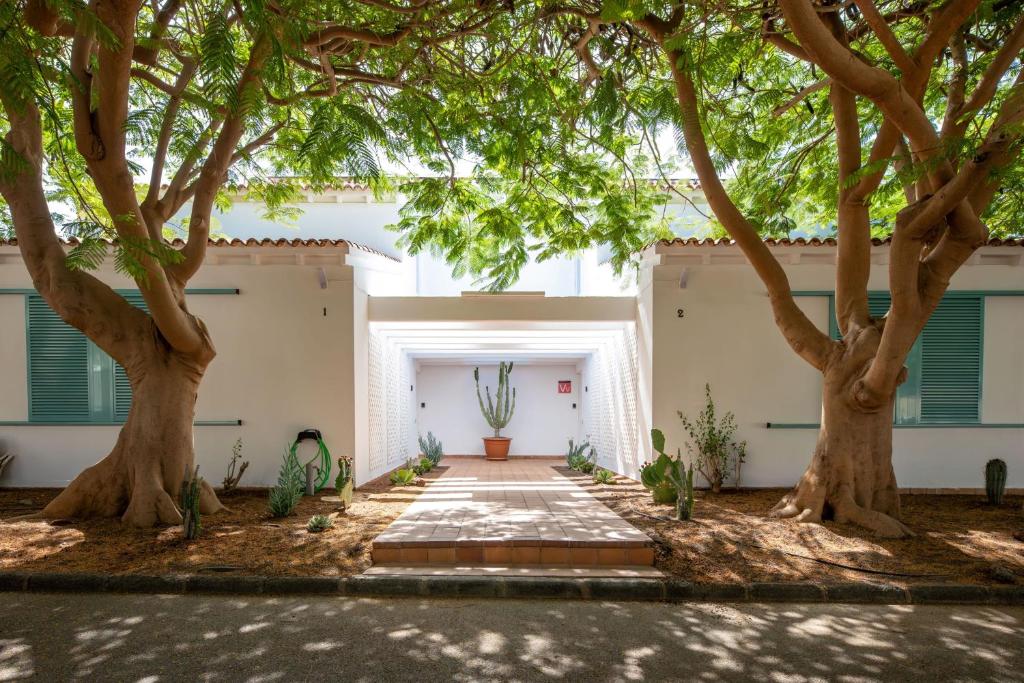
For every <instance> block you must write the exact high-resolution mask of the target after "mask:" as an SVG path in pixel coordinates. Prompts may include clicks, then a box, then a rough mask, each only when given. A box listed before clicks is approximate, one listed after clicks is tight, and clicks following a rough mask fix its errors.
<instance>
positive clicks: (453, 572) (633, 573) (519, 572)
mask: <svg viewBox="0 0 1024 683" xmlns="http://www.w3.org/2000/svg"><path fill="white" fill-rule="evenodd" d="M363 574H365V575H368V576H557V577H576V578H588V577H589V578H604V577H607V578H629V579H637V578H641V579H647V578H651V579H656V578H661V577H663V576H664V574H662V573H661V571H660V570H658V569H655V568H654V567H645V566H640V565H633V566H616V565H607V566H597V567H558V566H550V565H538V564H524V565H497V564H472V565H469V564H466V565H462V564H457V565H437V564H424V565H374V566H373V567H370V568H369V569H367V570H366V571H365V572H363Z"/></svg>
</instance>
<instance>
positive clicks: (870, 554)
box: [556, 467, 1024, 584]
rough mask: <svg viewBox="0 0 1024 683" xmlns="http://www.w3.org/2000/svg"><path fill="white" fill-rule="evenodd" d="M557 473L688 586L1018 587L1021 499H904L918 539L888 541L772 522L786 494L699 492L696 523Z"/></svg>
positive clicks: (632, 493)
mask: <svg viewBox="0 0 1024 683" xmlns="http://www.w3.org/2000/svg"><path fill="white" fill-rule="evenodd" d="M556 469H557V470H558V472H559V473H560V474H562V475H564V476H566V477H568V478H570V479H572V480H573V482H574V483H575V484H577V485H578V486H580V487H582V488H584V489H585V490H587V491H588V492H589V493H590V494H591V495H593V496H594V497H595V498H597V499H598V500H600V501H601V502H602V503H604V504H605V505H607V506H608V507H610V508H611V509H612V510H614V511H615V512H617V513H618V514H619V515H621V516H622V517H624V518H625V519H626V520H628V521H629V522H630V523H631V524H633V525H634V526H636V527H637V528H639V529H642V530H643V531H644V532H646V533H647V534H648V535H650V536H651V537H652V538H653V539H654V540H655V543H656V545H657V547H656V550H655V566H657V568H658V569H661V570H662V571H663V572H665V573H666V574H669V575H672V576H676V577H679V578H683V579H686V580H688V581H692V582H695V583H712V582H715V583H721V582H755V581H818V582H827V581H873V582H887V583H893V584H908V583H945V582H951V583H971V584H998V583H1024V541H1021V540H1018V539H1017V538H1014V534H1015V533H1018V534H1019V533H1021V532H1022V531H1024V511H1022V510H1021V503H1022V501H1024V497H1022V496H1007V497H1006V500H1005V501H1004V503H1003V504H1002V505H1001V506H999V507H993V506H990V505H988V504H987V503H986V501H985V498H984V496H960V495H956V496H954V495H904V496H902V499H901V500H902V504H903V521H904V522H905V523H906V524H908V525H909V526H910V528H911V529H913V530H914V532H915V533H916V534H917V535H916V536H915V537H913V538H909V539H901V540H894V539H879V538H875V537H874V536H872V535H871V534H869V533H867V532H865V531H864V530H863V529H860V528H858V527H854V526H850V525H843V524H836V523H834V522H826V523H825V524H821V525H819V524H796V523H794V522H792V521H784V520H775V519H769V518H768V517H767V515H766V513H767V512H768V511H769V510H770V509H771V508H772V507H773V506H774V505H775V503H777V502H778V501H779V499H780V498H781V497H782V496H783V495H784V494H785V493H786V491H787V489H748V490H740V491H738V492H732V491H728V490H727V491H725V492H723V493H720V494H713V493H710V492H706V491H698V492H696V498H697V505H696V508H695V510H694V516H695V519H694V521H692V522H677V521H675V520H674V519H658V518H660V517H664V518H671V517H672V516H673V514H674V510H673V508H672V506H668V505H655V504H654V503H653V502H652V501H651V495H650V492H649V491H647V490H646V489H644V487H643V486H641V485H640V484H639V483H637V482H634V481H632V480H630V479H625V478H623V477H617V478H616V481H617V482H618V483H616V484H614V485H610V486H603V485H599V484H594V483H593V480H592V478H591V477H590V476H589V475H581V474H579V473H578V472H573V471H572V470H569V469H568V468H565V467H557V468H556ZM796 555H800V556H803V557H796ZM804 558H813V559H804ZM822 561H825V562H833V563H837V564H843V565H849V566H852V567H857V568H861V569H866V570H873V571H876V572H886V573H871V572H868V571H855V570H852V569H845V568H842V567H836V566H832V565H829V564H825V563H823V562H822ZM899 574H913V575H916V576H899Z"/></svg>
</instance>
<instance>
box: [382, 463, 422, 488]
mask: <svg viewBox="0 0 1024 683" xmlns="http://www.w3.org/2000/svg"><path fill="white" fill-rule="evenodd" d="M388 478H389V479H390V480H391V483H392V485H394V486H412V484H413V482H415V481H416V472H415V471H413V470H410V469H407V468H404V467H403V468H401V469H397V470H395V471H394V472H392V473H391V476H389V477H388Z"/></svg>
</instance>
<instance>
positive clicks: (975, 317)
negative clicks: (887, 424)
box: [829, 292, 985, 425]
mask: <svg viewBox="0 0 1024 683" xmlns="http://www.w3.org/2000/svg"><path fill="white" fill-rule="evenodd" d="M889 301H890V300H889V293H888V292H872V293H871V294H870V295H869V296H868V307H869V308H870V311H871V315H873V316H881V315H884V314H885V313H886V311H888V310H889ZM829 308H830V313H831V314H832V315H831V317H832V320H831V325H830V329H831V331H832V334H833V336H834V337H838V330H837V329H836V325H835V315H834V306H833V305H832V304H831V301H830V307H829ZM984 312H985V298H984V296H983V295H981V294H957V293H950V294H947V295H946V296H945V297H943V299H942V301H941V302H940V303H939V305H938V307H937V308H936V309H935V312H934V313H932V316H931V318H930V319H929V320H928V323H927V324H926V325H925V327H924V331H923V332H922V333H921V336H920V337H918V340H917V341H916V342H915V343H914V346H913V348H912V349H911V350H910V353H909V354H908V356H907V363H906V366H907V380H906V381H905V382H904V383H903V384H901V385H900V386H899V388H898V389H897V392H896V407H895V415H894V416H893V419H894V422H895V423H896V424H900V425H914V424H925V425H926V424H976V423H979V422H980V421H981V377H982V349H983V344H984V327H985V325H984Z"/></svg>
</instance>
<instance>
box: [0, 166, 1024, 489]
mask: <svg viewBox="0 0 1024 683" xmlns="http://www.w3.org/2000/svg"><path fill="white" fill-rule="evenodd" d="M694 195H695V196H694V198H695V199H697V200H698V206H699V205H700V199H701V198H700V197H699V195H698V194H696V193H694ZM309 200H310V201H309V202H307V203H304V204H302V205H300V208H302V209H303V210H304V213H303V215H302V217H301V218H300V219H299V221H298V227H287V226H281V225H277V224H273V223H269V222H266V221H263V220H262V219H261V218H260V217H259V213H258V210H257V207H255V206H254V205H252V204H247V203H245V202H239V203H236V204H235V206H234V207H233V209H232V210H231V211H230V212H229V213H227V214H226V215H222V216H219V217H218V218H219V229H220V230H221V231H222V232H224V233H226V234H228V235H230V236H233V237H253V236H256V235H258V236H262V237H266V238H268V239H263V240H255V239H252V240H249V241H240V240H235V241H230V242H228V241H217V242H214V243H213V244H211V247H210V249H209V252H208V258H207V262H206V264H205V265H204V267H203V268H202V269H201V270H200V271H199V273H198V275H197V276H196V277H195V278H194V279H193V281H192V282H191V283H190V287H189V290H190V292H191V295H190V306H191V308H192V310H193V311H194V312H195V313H197V314H198V315H200V316H201V317H202V318H203V319H204V320H205V321H206V323H207V325H208V326H209V328H210V332H211V334H212V337H213V340H214V343H215V345H216V347H217V351H218V355H217V358H216V359H215V360H214V361H213V363H212V364H211V365H210V368H209V371H208V373H207V375H206V378H205V379H204V381H203V385H202V387H201V389H200V396H199V403H198V407H197V422H196V428H195V441H196V451H197V455H198V461H199V464H200V465H201V467H202V470H203V471H204V472H206V473H207V476H208V477H209V478H210V479H212V480H216V479H217V478H218V476H219V473H220V472H221V471H223V470H224V469H225V467H226V464H227V461H228V459H229V457H230V453H231V446H232V444H233V443H234V442H235V440H236V439H237V438H239V437H241V439H242V441H243V454H244V457H245V458H246V459H248V460H250V461H251V465H250V468H249V470H248V472H247V473H246V480H245V481H243V484H248V485H261V484H270V483H272V482H273V481H274V480H275V478H276V475H277V471H278V467H279V465H280V459H281V454H282V452H283V451H284V449H285V447H286V445H287V444H289V443H291V441H292V440H293V439H294V438H295V435H296V433H297V432H298V431H299V430H301V429H303V428H306V427H316V428H319V429H320V430H321V431H322V432H323V433H324V436H325V440H326V441H327V443H328V445H329V447H330V448H331V451H332V453H333V454H334V455H335V456H337V455H341V454H351V455H353V456H354V458H355V463H356V481H357V483H363V482H366V481H368V480H370V479H373V478H375V477H377V476H379V475H381V474H384V473H385V472H387V471H389V470H390V469H393V468H394V467H397V466H398V465H400V464H402V463H404V462H405V460H406V459H407V458H408V457H410V456H412V455H414V454H415V453H416V452H417V449H416V435H417V434H425V433H426V432H427V431H431V432H433V433H434V434H435V435H436V436H438V437H439V438H440V439H441V440H442V441H443V442H444V444H445V451H446V453H449V454H478V453H482V452H483V449H482V442H481V437H482V436H486V435H488V432H489V430H488V428H487V425H486V423H485V422H484V420H483V417H482V416H481V415H480V411H479V408H478V406H477V399H476V394H475V389H474V383H473V368H474V367H476V366H480V368H481V375H482V383H485V384H487V383H489V384H490V385H491V386H492V387H493V386H494V382H495V374H496V364H497V362H498V361H500V360H512V361H515V363H516V366H515V369H514V370H513V373H512V379H513V384H514V386H515V387H516V389H517V394H518V401H517V409H516V413H515V416H514V417H513V419H512V422H511V424H510V425H509V427H508V428H507V429H506V430H505V433H506V435H508V436H511V437H512V438H513V441H512V455H514V456H515V455H523V456H529V455H548V456H550V455H561V454H563V453H564V452H565V446H566V444H567V441H568V439H569V438H573V439H576V440H579V439H588V440H589V441H590V442H591V443H592V444H593V445H595V446H596V448H597V452H598V456H599V464H600V465H602V466H605V467H608V468H610V469H613V470H616V471H618V472H621V473H624V474H627V475H630V476H636V475H637V469H638V467H639V465H640V463H641V462H643V461H644V460H645V459H649V458H650V455H649V450H650V446H649V443H648V434H649V430H650V428H651V427H652V426H657V427H659V428H661V429H662V430H663V431H664V432H665V433H666V436H667V437H668V440H669V444H670V445H672V446H673V447H675V446H676V445H679V446H683V445H684V441H683V432H682V428H681V424H680V421H679V419H678V417H677V414H676V411H677V410H682V411H683V412H685V413H688V414H691V415H693V414H695V413H696V412H697V411H698V410H699V409H700V408H701V407H702V405H703V388H704V384H705V383H710V384H711V387H712V391H713V393H714V397H715V400H716V403H717V405H718V407H719V410H721V411H726V410H729V411H732V412H734V413H735V415H736V420H737V422H738V424H739V437H740V438H742V439H746V440H747V442H748V457H747V463H746V465H745V467H744V484H745V485H748V486H788V485H790V484H792V483H793V482H795V481H796V479H797V478H798V477H799V475H800V474H801V473H802V471H803V469H804V467H805V466H806V465H807V463H808V462H809V459H810V454H811V451H812V449H813V446H814V441H815V436H816V431H815V427H816V426H817V422H818V421H819V415H820V405H821V396H820V393H821V380H820V377H819V375H818V373H817V372H816V371H814V370H813V369H812V368H811V367H809V366H808V365H807V364H806V363H804V362H803V361H802V360H800V359H799V358H798V357H797V356H796V355H795V354H794V353H793V352H792V351H791V350H790V349H789V348H788V346H787V345H786V344H785V342H784V341H783V339H782V337H781V335H780V334H779V332H778V330H777V329H776V327H775V325H774V322H773V319H772V314H771V310H770V307H769V304H768V299H767V296H766V294H765V291H764V287H763V286H762V285H761V283H760V281H759V280H758V278H757V276H756V275H755V274H754V272H753V270H752V269H751V268H750V266H749V265H748V264H747V262H746V259H745V258H744V256H743V255H742V253H741V252H740V251H739V249H738V248H737V247H735V246H732V245H729V244H715V243H709V242H702V241H697V240H676V241H674V242H671V243H668V242H665V243H659V244H656V245H653V246H652V247H650V248H649V249H648V250H647V251H646V252H645V253H644V254H643V255H642V256H643V262H642V267H641V270H640V273H639V278H638V279H627V280H626V281H621V280H616V279H615V278H614V277H613V276H612V274H611V272H610V269H609V268H608V267H607V266H606V265H602V264H601V261H602V254H601V253H600V252H599V251H597V250H595V251H592V252H588V253H585V254H583V255H581V256H580V257H578V258H565V259H559V260H554V261H551V262H548V263H543V264H531V265H530V266H528V267H527V269H526V270H525V272H524V273H523V277H522V279H521V280H520V281H519V283H517V285H516V286H515V287H514V288H513V289H512V291H510V292H507V293H504V294H500V295H487V294H481V293H478V292H474V291H473V290H474V287H473V284H472V283H471V282H466V281H454V280H453V279H452V278H451V276H450V274H449V272H448V270H447V269H446V267H445V265H444V264H443V263H442V262H439V261H438V260H437V259H434V258H433V257H431V256H429V255H420V256H417V257H410V256H408V255H407V254H404V253H402V252H401V251H400V250H399V249H397V248H396V247H395V245H394V240H395V237H396V235H395V233H392V232H389V231H387V230H386V229H385V228H384V226H385V225H387V224H388V223H391V222H394V221H395V220H396V219H397V209H398V205H397V203H395V202H394V201H390V202H376V201H374V200H373V199H372V196H371V194H370V193H369V191H368V190H366V188H362V187H359V186H348V187H345V188H342V189H339V190H338V191H336V192H332V193H329V194H327V195H319V196H315V197H310V198H309ZM672 210H674V211H676V212H677V213H679V214H682V218H681V219H680V220H679V221H677V224H678V225H680V230H681V231H682V230H691V229H692V227H693V226H694V216H699V214H696V213H695V212H694V213H692V214H687V213H686V212H684V211H683V210H682V209H681V205H680V207H673V208H672ZM690 211H692V209H691V210H690ZM771 249H772V251H773V252H774V253H776V254H777V255H778V257H779V258H780V260H781V262H782V263H783V265H784V267H785V269H786V271H787V273H788V275H789V277H790V280H791V282H792V285H793V288H794V290H796V291H797V292H798V294H799V301H800V305H801V306H802V307H803V308H804V309H805V310H806V311H807V313H808V315H809V316H810V317H811V319H812V320H814V321H816V322H817V323H818V324H819V325H820V326H821V327H822V329H828V328H829V320H830V315H829V310H830V293H831V291H832V289H833V287H834V277H835V254H836V249H835V245H834V244H833V243H831V242H828V241H825V242H822V241H817V240H815V241H810V242H806V241H803V240H797V241H792V242H791V241H782V242H773V243H771ZM887 257H888V247H887V245H885V244H883V243H879V244H877V245H876V246H875V247H874V251H873V263H874V264H875V271H874V272H873V274H872V280H871V287H872V289H875V290H877V291H879V292H883V291H884V290H885V289H886V267H885V263H886V260H887ZM1022 257H1024V245H1022V244H1021V243H1020V242H1015V241H1014V242H1007V243H1000V242H997V241H993V242H992V243H990V245H989V246H986V247H983V248H982V249H980V250H979V251H978V252H977V253H976V254H975V256H974V257H973V258H972V260H971V261H970V262H969V263H968V264H967V265H966V266H965V267H964V268H963V269H962V270H961V272H960V273H958V274H957V276H956V277H955V279H954V281H953V283H952V287H951V292H950V294H949V296H948V297H947V300H948V301H949V302H950V303H949V304H948V305H947V306H946V307H945V308H944V309H940V312H939V313H938V314H937V316H936V319H935V320H934V321H933V323H930V324H929V325H930V326H929V329H928V330H927V331H926V333H925V335H924V338H923V339H922V341H921V342H920V345H919V348H918V349H917V351H916V352H915V355H914V357H913V358H912V360H911V364H912V367H911V369H912V372H911V376H912V381H911V382H908V384H907V385H905V386H904V387H903V388H901V392H902V393H901V396H900V402H899V405H900V407H899V410H898V414H897V415H896V416H895V421H896V431H895V439H894V441H895V452H894V463H895V468H896V474H897V479H898V481H899V482H900V483H901V485H902V486H904V487H907V488H912V489H922V488H946V489H978V488H980V487H982V486H983V483H984V481H983V468H984V464H985V462H986V461H987V460H988V459H990V458H993V457H1000V458H1003V459H1004V460H1006V461H1007V464H1008V466H1009V481H1008V486H1009V487H1011V488H1021V487H1024V354H1021V353H1020V352H1019V340H1020V339H1021V338H1022V337H1024V315H1022V313H1024V267H1022ZM98 275H99V277H101V278H102V279H103V280H105V281H107V282H109V283H110V284H111V285H112V286H114V287H116V288H118V289H124V290H131V289H133V283H132V282H130V281H129V280H127V279H124V278H123V277H121V276H119V275H117V274H115V273H114V272H113V271H112V269H109V268H108V269H103V270H101V271H99V273H98ZM877 303H878V305H883V302H881V301H880V300H879V301H878V302H877ZM48 315H49V316H52V313H50V312H49V309H48V308H46V307H45V305H43V306H40V305H39V300H38V298H37V297H36V296H35V295H34V293H33V290H32V289H31V282H30V280H29V277H28V274H27V272H26V270H25V267H24V264H23V263H22V261H21V257H20V254H19V252H18V249H17V246H16V245H14V244H10V243H7V244H0V335H2V337H0V339H2V343H0V377H2V385H3V387H4V391H3V392H2V393H0V450H9V451H11V452H13V453H15V454H16V455H17V458H16V459H15V461H14V463H13V464H12V465H11V467H10V468H9V469H8V470H7V472H6V473H5V479H4V481H3V482H2V483H3V485H7V486H62V485H64V484H66V483H67V482H68V481H69V480H70V479H71V478H73V477H74V476H75V474H77V473H78V472H79V471H81V470H82V469H83V468H84V467H86V466H88V465H90V464H92V463H93V462H95V461H96V460H98V459H99V458H101V457H102V456H103V455H105V454H106V453H107V451H108V450H109V449H110V447H111V446H112V445H113V443H114V441H115V438H116V434H117V430H118V421H119V419H123V417H124V413H125V412H126V407H127V405H128V403H127V402H128V400H130V397H129V395H128V394H127V393H125V392H126V389H125V387H126V383H124V382H118V372H119V371H118V368H116V366H113V365H112V364H111V363H109V359H107V362H104V359H103V358H102V357H101V356H102V353H101V352H99V351H98V350H97V349H94V348H90V347H89V345H88V344H87V343H85V342H84V341H82V342H81V343H80V344H79V346H74V344H77V343H79V342H74V343H72V342H68V343H70V344H72V346H74V349H77V350H72V351H68V352H67V353H64V352H63V351H62V350H61V349H60V348H58V349H57V351H60V353H58V354H56V357H58V358H59V359H60V362H58V363H56V364H54V362H53V360H52V359H53V357H54V356H55V354H54V353H53V351H54V348H52V347H48V346H47V345H48V344H52V341H50V339H51V336H52V335H51V336H48V335H47V334H44V333H43V332H45V331H46V330H48V329H50V328H47V327H46V326H47V325H52V324H53V320H52V319H50V318H48V317H47V316H48ZM33 330H35V331H36V333H35V334H34V333H33ZM41 331H43V332H41ZM74 334H77V332H75V333H74ZM68 348H69V349H70V348H71V347H70V346H69V347H68ZM950 349H956V351H957V353H956V354H955V357H956V359H957V361H956V363H955V364H954V365H953V366H950V365H949V364H948V363H944V362H942V361H943V354H944V353H947V352H948V351H949V350H950ZM47 351H49V353H47ZM76 354H77V355H76ZM950 367H952V370H950V369H949V368H950ZM565 382H569V383H570V384H569V385H568V386H567V385H565V384H564V383H565ZM111 387H112V389H111ZM560 388H561V391H560ZM562 391H567V393H561V392H562Z"/></svg>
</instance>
